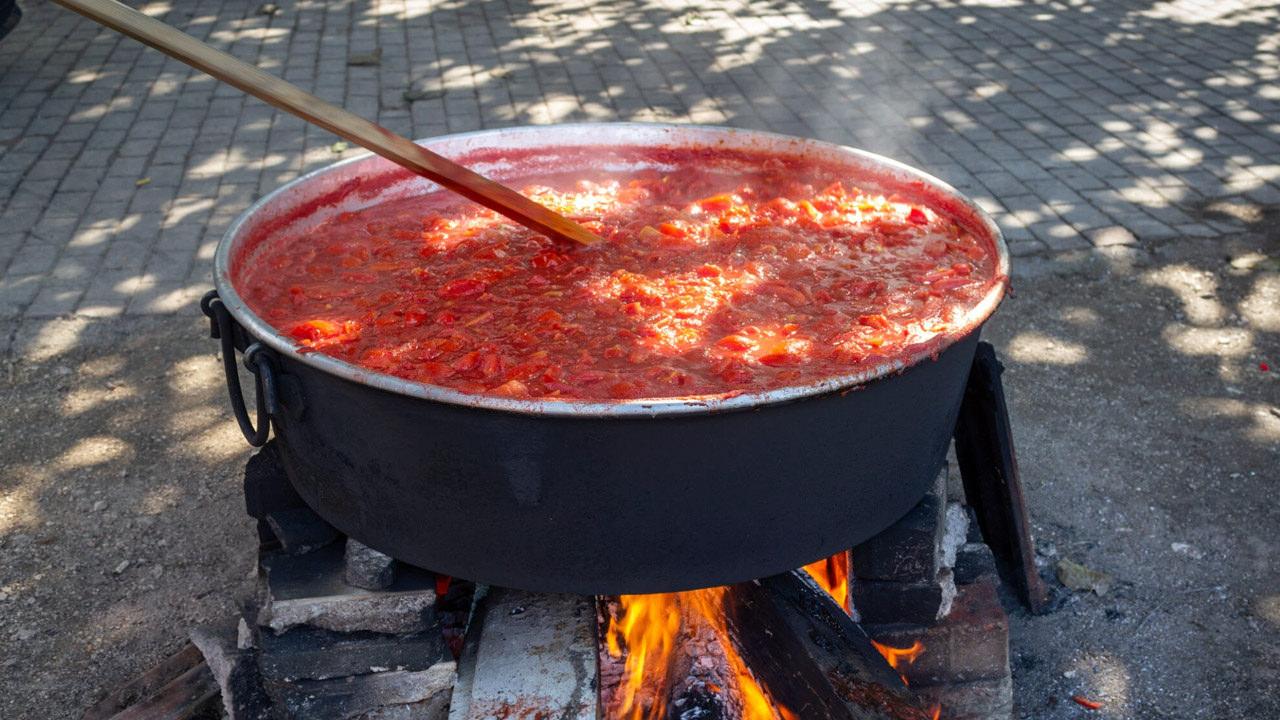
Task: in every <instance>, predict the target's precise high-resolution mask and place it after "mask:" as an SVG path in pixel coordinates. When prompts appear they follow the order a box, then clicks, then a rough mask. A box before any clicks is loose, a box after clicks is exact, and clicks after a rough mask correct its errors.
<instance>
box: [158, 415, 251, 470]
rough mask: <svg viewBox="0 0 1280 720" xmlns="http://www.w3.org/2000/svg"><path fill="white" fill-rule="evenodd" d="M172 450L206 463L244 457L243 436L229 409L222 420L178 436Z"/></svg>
mask: <svg viewBox="0 0 1280 720" xmlns="http://www.w3.org/2000/svg"><path fill="white" fill-rule="evenodd" d="M173 447H174V450H176V451H179V452H180V453H181V454H183V455H186V456H188V457H193V458H199V459H200V460H201V461H202V462H206V463H221V462H225V461H228V460H233V459H236V458H243V457H246V454H247V453H246V448H245V445H244V436H243V435H241V434H240V428H239V427H238V426H237V425H236V423H235V420H234V419H232V418H231V417H230V410H228V411H227V417H226V418H225V419H224V421H223V422H219V423H217V424H215V425H213V426H211V427H209V428H207V429H205V430H204V431H203V432H200V433H199V434H196V435H192V436H188V437H183V438H179V439H177V440H176V441H175V442H174V445H173Z"/></svg>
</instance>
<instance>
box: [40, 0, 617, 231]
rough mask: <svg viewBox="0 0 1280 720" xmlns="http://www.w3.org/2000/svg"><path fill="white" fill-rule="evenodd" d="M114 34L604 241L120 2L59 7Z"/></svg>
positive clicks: (412, 164) (487, 198)
mask: <svg viewBox="0 0 1280 720" xmlns="http://www.w3.org/2000/svg"><path fill="white" fill-rule="evenodd" d="M54 2H56V3H58V4H59V5H62V6H63V7H65V8H67V9H69V10H74V11H75V12H78V13H80V14H81V15H84V16H85V17H87V18H89V19H90V20H93V21H95V22H98V23H101V24H103V25H105V26H107V27H109V28H111V29H112V30H115V31H117V32H120V33H124V34H125V35H128V36H129V37H131V38H134V39H135V40H139V41H141V42H143V43H146V44H147V45H150V46H151V47H153V48H155V49H157V50H159V51H160V52H163V53H165V54H166V55H170V56H172V57H174V58H177V59H178V60H181V61H182V62H184V63H186V64H188V65H190V66H191V67H194V68H196V69H197V70H201V71H203V72H206V73H208V74H210V75H212V76H213V77H215V78H217V79H219V80H221V81H223V82H225V83H228V84H230V85H233V86H235V87H237V88H239V89H241V90H243V91H244V92H246V93H249V94H250V95H253V96H254V97H257V98H258V99H260V100H264V101H266V102H267V103H270V104H271V105H274V106H275V107H277V108H280V109H281V110H284V111H285V112H288V113H292V114H294V115H297V116H298V117H300V118H302V119H303V120H306V121H307V122H309V123H313V124H315V125H318V126H320V127H322V128H324V129H325V130H328V131H329V132H332V133H334V134H335V135H340V136H342V137H344V138H346V139H348V140H350V141H351V142H353V143H356V144H357V145H362V146H364V147H366V148H368V149H369V150H372V151H373V152H375V153H377V154H378V155H381V156H382V157H384V158H386V159H388V160H390V161H391V162H393V163H396V164H397V165H400V166H402V167H405V168H408V169H409V170H412V171H414V172H415V173H417V174H419V175H421V176H423V177H425V178H428V179H430V180H433V181H435V182H437V183H439V184H440V185H442V186H444V187H445V188H448V189H449V190H452V191H453V192H456V193H458V194H459V195H462V196H463V197H466V198H468V199H470V200H473V201H475V202H477V203H480V204H481V205H484V206H485V207H487V208H489V209H491V210H494V211H496V212H498V213H501V214H503V215H505V216H507V217H509V218H511V219H512V220H514V221H516V222H518V223H520V224H521V225H523V226H525V227H527V228H529V229H531V230H534V231H536V232H540V233H543V234H545V235H548V236H550V237H552V238H561V239H565V240H572V241H574V242H579V243H582V244H584V245H590V244H591V243H594V242H599V241H600V237H599V236H598V235H596V234H594V233H592V232H590V231H588V230H587V229H586V228H584V227H582V226H581V225H579V224H578V223H576V222H574V221H572V220H570V219H569V218H567V217H565V216H563V215H560V214H559V213H555V212H552V211H551V210H549V209H547V208H545V207H543V206H542V205H539V204H538V203H536V202H534V201H532V200H530V199H529V198H527V197H525V196H523V195H521V194H520V193H518V192H516V191H515V190H512V189H511V188H509V187H507V186H506V185H502V184H499V183H496V182H494V181H492V180H490V179H488V178H486V177H484V176H482V175H479V174H477V173H474V172H472V171H471V170H468V169H467V168H465V167H463V166H461V165H459V164H458V163H455V162H453V161H452V160H449V159H448V158H446V157H443V156H441V155H437V154H436V153H433V152H431V151H430V150H427V149H425V148H422V147H419V146H418V145H416V144H414V143H413V142H412V141H411V140H409V139H407V138H404V137H401V136H399V135H397V134H395V133H393V132H391V131H390V130H388V129H386V128H384V127H382V126H381V125H378V124H376V123H372V122H369V121H368V120H365V119H364V118H362V117H360V116H358V115H355V114H353V113H350V112H347V111H346V110H343V109H342V108H340V107H338V106H336V105H332V104H330V103H327V102H325V101H324V100H321V99H320V98H318V97H316V96H315V95H312V94H311V93H309V92H306V91H304V90H302V89H301V88H299V87H297V86H295V85H293V84H291V83H288V82H285V81H284V80H281V79H280V78H278V77H275V76H274V75H269V74H267V73H265V72H263V71H261V70H259V69H258V68H256V67H254V66H252V65H250V64H248V63H246V62H243V61H240V60H237V59H236V58H234V57H231V56H230V55H228V54H226V53H224V52H221V51H219V50H215V49H213V48H212V47H209V46H208V45H206V44H204V43H202V42H200V41H199V40H196V39H195V38H193V37H191V36H190V35H187V34H186V33H183V32H180V31H178V30H176V29H174V28H172V27H170V26H168V25H166V24H164V23H162V22H160V21H159V20H156V19H154V18H151V17H148V16H146V15H143V14H142V13H140V12H138V11H137V10H134V9H133V8H131V7H128V6H127V5H122V4H120V3H118V2H116V1H115V0H54Z"/></svg>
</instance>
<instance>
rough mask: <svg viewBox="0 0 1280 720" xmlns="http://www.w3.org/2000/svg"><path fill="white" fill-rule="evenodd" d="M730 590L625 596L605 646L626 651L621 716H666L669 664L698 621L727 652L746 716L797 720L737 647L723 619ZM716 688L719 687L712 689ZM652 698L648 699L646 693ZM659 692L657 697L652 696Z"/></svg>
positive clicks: (640, 719) (647, 719)
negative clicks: (682, 634) (778, 702)
mask: <svg viewBox="0 0 1280 720" xmlns="http://www.w3.org/2000/svg"><path fill="white" fill-rule="evenodd" d="M727 591H728V588H725V587H714V588H707V589H705V590H691V591H689V592H682V593H664V594H657V595H622V596H620V597H619V598H618V603H619V606H620V613H619V615H618V617H617V618H614V619H612V620H611V622H610V623H609V627H608V630H607V631H606V635H605V647H606V649H607V650H608V652H609V655H610V656H612V657H615V658H620V657H622V656H623V655H624V654H625V655H626V660H625V663H624V676H623V681H622V683H621V684H620V685H619V687H618V690H617V696H615V697H616V702H615V703H614V704H615V706H616V707H617V708H618V710H617V715H616V717H617V718H618V719H619V720H663V718H665V717H666V710H667V708H666V704H665V702H663V700H665V697H661V696H663V695H665V690H666V688H668V687H669V681H668V675H669V674H670V669H671V668H670V663H671V660H672V657H673V655H674V652H675V644H676V641H677V639H678V638H679V635H680V631H681V629H682V628H689V627H692V626H693V624H695V623H698V624H701V625H703V626H706V627H708V628H710V629H711V631H712V633H713V634H714V636H715V638H716V641H717V642H718V643H719V645H720V647H721V649H722V650H723V652H724V657H725V659H726V660H727V662H728V666H729V667H728V670H729V673H730V675H731V677H732V680H733V682H734V683H735V684H736V686H737V689H738V692H739V693H740V694H741V696H742V704H743V709H742V720H798V718H797V717H796V715H795V714H794V713H792V712H791V711H790V710H788V709H786V708H784V707H782V706H775V704H774V702H773V701H772V700H770V699H769V694H768V692H767V691H766V690H765V688H764V687H762V686H761V685H760V683H759V682H757V681H756V679H755V676H753V675H752V674H751V670H750V669H749V668H748V667H747V664H746V662H745V661H744V660H743V659H742V656H741V655H739V654H738V651H737V650H736V649H735V648H734V645H733V642H732V639H731V638H730V633H729V626H728V624H727V623H726V621H725V613H724V599H725V593H726V592H727ZM712 689H713V690H717V691H718V689H717V688H714V687H713V688H712ZM646 690H648V691H649V693H648V694H649V695H650V697H646V693H645V691H646ZM655 692H656V693H657V695H658V696H660V697H657V698H654V697H652V695H653V694H654V693H655Z"/></svg>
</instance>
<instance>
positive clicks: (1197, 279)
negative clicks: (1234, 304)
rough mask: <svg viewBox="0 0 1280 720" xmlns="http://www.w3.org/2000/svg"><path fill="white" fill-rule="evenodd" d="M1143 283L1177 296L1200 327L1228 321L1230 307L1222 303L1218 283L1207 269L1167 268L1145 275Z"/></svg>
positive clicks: (1180, 266) (1179, 266)
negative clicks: (1227, 309)
mask: <svg viewBox="0 0 1280 720" xmlns="http://www.w3.org/2000/svg"><path fill="white" fill-rule="evenodd" d="M1142 282H1144V283H1146V284H1148V285H1153V286H1156V287H1162V288H1165V289H1166V290H1168V291H1170V292H1172V293H1173V294H1174V295H1176V296H1177V297H1178V300H1180V301H1181V302H1182V311H1183V312H1184V313H1186V315H1187V319H1188V320H1190V321H1191V322H1192V323H1194V324H1196V325H1214V324H1218V323H1221V322H1222V321H1224V320H1225V319H1226V316H1227V311H1226V308H1224V307H1223V306H1222V303H1221V302H1219V301H1218V281H1217V279H1216V277H1215V276H1214V274H1213V273H1211V272H1209V271H1207V270H1201V269H1198V268H1194V267H1192V266H1190V265H1188V264H1186V263H1178V264H1175V265H1166V266H1165V267H1161V268H1157V269H1154V270H1150V271H1148V272H1146V273H1145V274H1143V276H1142Z"/></svg>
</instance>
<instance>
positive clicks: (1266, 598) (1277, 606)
mask: <svg viewBox="0 0 1280 720" xmlns="http://www.w3.org/2000/svg"><path fill="white" fill-rule="evenodd" d="M1253 614H1254V615H1256V616H1258V617H1260V618H1262V619H1263V620H1266V621H1267V622H1268V623H1270V624H1271V627H1272V628H1273V629H1274V630H1280V595H1263V596H1262V597H1260V598H1258V599H1257V600H1254V601H1253Z"/></svg>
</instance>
